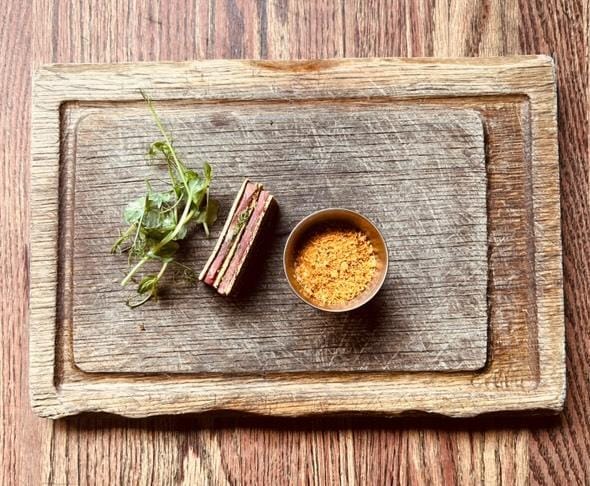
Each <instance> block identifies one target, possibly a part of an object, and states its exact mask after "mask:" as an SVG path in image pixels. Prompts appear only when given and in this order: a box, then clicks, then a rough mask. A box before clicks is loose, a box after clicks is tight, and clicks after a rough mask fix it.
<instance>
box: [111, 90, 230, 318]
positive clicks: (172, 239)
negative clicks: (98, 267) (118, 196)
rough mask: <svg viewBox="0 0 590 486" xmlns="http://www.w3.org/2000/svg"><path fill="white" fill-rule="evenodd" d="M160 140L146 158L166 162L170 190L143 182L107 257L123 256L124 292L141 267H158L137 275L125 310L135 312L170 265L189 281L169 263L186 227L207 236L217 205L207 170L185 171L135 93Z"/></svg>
mask: <svg viewBox="0 0 590 486" xmlns="http://www.w3.org/2000/svg"><path fill="white" fill-rule="evenodd" d="M141 94H142V96H143V98H144V99H145V101H146V103H147V105H148V108H149V110H150V113H151V115H152V118H153V119H154V121H155V123H156V125H157V127H158V129H159V131H160V133H161V135H162V140H158V141H156V142H153V143H152V144H151V145H150V148H149V151H148V155H149V156H150V157H151V158H161V159H163V160H164V161H165V162H166V166H167V169H168V175H169V183H170V188H169V189H168V190H164V191H156V190H154V188H153V187H152V185H151V184H150V182H149V181H148V182H146V186H147V190H146V193H145V194H144V195H143V196H141V197H139V198H137V199H134V200H133V201H131V202H130V203H129V204H128V205H127V207H126V208H125V210H124V211H123V219H124V221H125V223H126V224H127V225H128V227H127V229H125V230H124V231H122V232H121V235H120V236H119V238H118V239H117V241H115V244H114V245H113V247H112V248H111V253H127V255H128V258H129V260H128V261H129V266H130V267H131V268H130V270H129V271H128V273H127V275H126V276H125V278H123V280H122V281H121V285H123V286H126V285H128V284H129V283H130V282H136V280H135V278H136V276H137V274H138V273H139V271H140V270H141V269H142V267H143V266H144V265H145V264H146V263H148V262H150V261H157V262H160V264H161V266H160V270H159V272H158V273H154V274H148V275H143V276H142V278H141V279H140V281H139V283H138V286H137V293H138V294H139V295H138V298H136V299H130V300H128V301H127V305H129V306H130V307H137V306H140V305H142V304H144V303H145V302H147V301H148V300H150V299H152V298H153V299H157V297H158V290H159V287H160V283H161V281H162V277H163V275H164V273H165V272H166V270H167V269H168V268H169V267H170V266H172V265H174V266H177V267H178V268H180V270H181V274H182V275H184V276H185V277H187V279H190V280H194V275H195V274H194V271H192V269H190V268H189V267H187V266H186V265H183V264H181V263H180V262H177V261H176V260H175V259H174V258H175V255H176V252H177V251H178V249H179V243H178V242H179V241H180V240H183V239H185V238H186V236H187V234H188V232H189V229H190V227H192V226H193V224H192V223H194V224H195V225H201V226H202V227H203V230H204V231H205V234H206V235H207V236H209V228H210V227H211V225H212V224H213V223H214V222H215V220H216V219H217V211H218V208H219V206H218V203H217V201H215V199H213V198H211V197H210V196H209V186H210V184H211V177H212V171H211V166H210V165H209V164H208V163H206V162H205V164H204V166H203V172H202V174H199V173H197V172H196V171H194V170H192V169H189V168H188V167H187V166H186V165H185V164H184V163H183V162H182V161H181V160H180V158H179V156H178V154H177V152H176V150H175V148H174V144H173V140H172V136H171V134H170V133H169V132H168V131H167V130H166V129H165V128H164V125H163V124H162V121H161V119H160V117H159V116H158V114H157V113H156V109H155V107H154V103H153V101H152V100H151V98H150V97H149V96H147V95H146V94H145V93H144V92H143V91H142V92H141Z"/></svg>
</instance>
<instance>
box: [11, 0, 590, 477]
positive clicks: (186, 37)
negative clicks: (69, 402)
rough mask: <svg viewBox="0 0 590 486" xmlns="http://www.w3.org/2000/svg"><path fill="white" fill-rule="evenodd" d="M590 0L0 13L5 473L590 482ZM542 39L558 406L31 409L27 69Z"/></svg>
mask: <svg viewBox="0 0 590 486" xmlns="http://www.w3.org/2000/svg"><path fill="white" fill-rule="evenodd" d="M588 3H589V2H588V0H547V1H545V0H528V1H527V0H520V1H518V0H505V1H502V0H482V1H479V0H398V1H395V0H391V1H388V0H366V1H363V0H337V1H328V0H326V1H315V0H257V1H254V0H252V1H247V0H193V1H186V2H183V1H181V0H170V1H163V0H161V1H147V0H133V1H129V0H110V1H106V0H105V1H88V0H70V1H68V0H63V1H54V2H51V1H49V0H33V1H31V2H21V1H18V0H13V1H10V0H7V1H6V0H5V1H3V2H2V11H3V12H2V13H3V15H2V16H1V17H0V54H1V56H0V59H1V61H0V62H1V63H2V68H1V69H0V93H1V94H2V103H1V108H0V128H1V133H2V138H1V140H2V149H1V150H2V152H1V153H2V173H1V176H0V235H1V236H0V245H1V246H0V276H1V280H0V282H1V284H2V285H1V287H0V289H1V290H0V304H1V305H0V309H1V310H0V324H1V329H2V338H1V339H2V344H1V346H2V351H1V353H2V359H1V361H0V363H1V365H0V377H1V383H2V392H1V393H2V394H1V399H0V401H1V404H0V410H1V412H0V413H1V415H0V424H1V425H0V427H1V429H0V438H1V442H0V443H1V447H0V455H1V458H2V467H1V468H0V483H1V484H16V485H36V484H62V485H66V484H67V485H74V484H109V485H110V484H214V485H217V484H257V485H266V484H269V485H280V484H308V483H309V484H337V483H340V484H359V485H365V484H367V485H371V484H376V485H381V484H435V485H436V484H449V485H451V484H457V483H459V484H481V483H486V484H527V483H530V484H560V485H565V484H590V452H589V450H590V426H589V422H588V413H589V406H590V383H589V380H588V377H589V376H590V365H589V360H588V359H587V356H588V352H589V347H590V337H589V332H588V316H589V315H590V302H589V297H590V288H589V281H590V269H589V261H590V259H589V249H590V244H589V238H590V236H589V234H590V233H589V231H590V224H589V223H590V221H589V219H590V206H589V203H590V201H589V196H590V192H589V189H590V183H589V176H590V166H589V158H588V127H587V114H588V111H587V88H588V43H587V39H588V20H589V18H588ZM521 53H522V54H536V53H543V54H551V55H552V56H554V59H555V61H556V64H557V77H558V83H559V117H560V131H559V142H560V150H561V189H562V216H563V223H562V227H563V250H564V274H565V279H564V286H565V313H566V326H567V344H568V358H567V365H568V394H567V403H566V408H565V412H564V413H563V414H562V415H561V416H559V417H555V418H546V417H545V418H538V419H534V418H529V417H522V416H521V417H516V418H494V419H489V418H487V419H477V420H469V421H464V420H462V421H450V420H443V419H439V418H428V419H419V420H415V419H414V420H410V419H404V420H400V419H395V420H384V419H364V418H329V419H303V420H291V419H289V420H287V419H264V418H257V417H239V418H236V417H225V416H190V417H186V416H185V417H162V418H153V419H146V420H127V419H122V418H117V417H109V416H96V415H88V416H83V417H74V418H70V419H66V420H60V421H56V422H52V421H49V420H42V419H39V418H37V417H35V416H34V415H33V414H32V412H31V409H30V407H29V399H28V391H27V387H28V383H27V361H28V358H27V342H28V337H27V320H28V310H27V305H28V296H27V294H28V269H27V268H28V258H29V256H28V248H29V243H28V239H29V217H30V215H29V210H28V198H29V196H30V190H29V180H30V178H31V177H35V176H36V175H35V174H31V173H30V168H29V162H30V149H29V144H30V111H31V69H32V68H33V67H35V66H38V65H39V64H41V63H49V62H118V61H142V60H186V59H204V58H274V59H289V58H325V57H356V56H360V57H362V56H495V55H507V54H521Z"/></svg>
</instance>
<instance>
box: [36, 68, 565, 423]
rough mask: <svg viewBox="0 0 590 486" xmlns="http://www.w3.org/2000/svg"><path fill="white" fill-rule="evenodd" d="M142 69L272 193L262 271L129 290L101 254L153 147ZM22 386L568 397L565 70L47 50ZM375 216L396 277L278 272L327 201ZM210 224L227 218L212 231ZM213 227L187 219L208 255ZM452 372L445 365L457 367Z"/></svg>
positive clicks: (377, 403) (227, 175)
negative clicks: (322, 279)
mask: <svg viewBox="0 0 590 486" xmlns="http://www.w3.org/2000/svg"><path fill="white" fill-rule="evenodd" d="M139 89H144V90H146V91H148V93H149V94H150V96H152V97H153V98H154V99H155V100H156V104H157V107H158V111H159V112H160V115H161V117H162V118H163V119H164V121H165V123H166V125H167V126H168V127H169V128H170V130H171V131H172V132H173V134H174V136H175V140H176V145H177V147H178V148H179V150H180V152H181V153H182V154H183V156H184V158H185V161H186V162H187V163H188V164H189V165H191V166H199V165H200V164H201V162H202V161H204V160H209V161H210V162H211V163H212V165H213V166H214V168H215V176H214V185H213V192H214V195H215V196H216V197H217V198H218V199H219V200H220V201H221V203H222V208H223V209H222V211H221V216H222V218H223V217H224V216H225V215H226V214H227V211H228V209H229V205H230V203H231V200H232V198H233V196H234V194H235V192H236V190H237V188H238V186H239V184H240V182H241V180H242V178H243V177H246V176H248V177H250V178H251V179H253V180H255V181H257V182H263V183H264V184H265V186H266V187H267V188H268V189H269V190H270V191H271V192H272V193H273V194H274V195H275V196H276V197H277V200H278V202H279V205H280V208H281V212H280V218H279V220H278V222H277V224H276V226H275V231H274V234H273V235H272V237H271V238H269V239H268V241H267V249H266V253H265V258H264V261H263V265H261V267H260V269H259V275H258V277H259V278H258V279H257V281H256V285H253V286H251V288H249V289H248V291H247V292H246V293H245V294H244V295H242V296H240V297H238V298H232V299H224V298H222V297H220V296H218V295H216V294H214V293H213V292H211V291H210V289H208V288H204V287H203V286H189V285H184V286H183V285H182V284H180V285H178V286H177V287H176V288H175V289H174V290H173V291H171V292H170V293H168V294H167V295H164V297H163V298H162V299H161V300H160V301H159V302H158V303H150V304H148V305H146V306H145V307H143V308H141V309H139V310H135V311H132V310H129V309H127V308H126V307H125V305H124V300H125V298H126V290H125V289H121V288H120V287H119V285H118V281H119V280H120V278H121V277H122V275H123V270H124V265H125V258H124V257H116V256H111V255H109V254H108V249H109V247H110V244H111V242H112V240H113V239H114V238H115V237H116V234H117V230H118V228H119V227H120V225H121V211H122V209H123V207H124V205H125V203H126V202H127V201H128V200H129V199H130V198H131V197H134V196H138V195H140V194H141V191H142V190H143V188H142V181H143V180H144V179H145V178H153V179H156V178H158V177H159V174H161V171H162V169H161V167H158V166H157V165H154V164H153V163H150V162H148V161H147V160H146V157H145V152H146V149H147V146H148V144H149V143H150V142H151V141H153V140H155V139H157V132H156V130H155V128H154V127H153V123H152V122H151V120H150V118H149V114H148V113H147V110H146V107H145V104H144V103H143V101H141V100H140V93H139ZM33 130H34V133H33V139H34V143H33V150H32V152H33V191H32V198H33V201H32V203H33V204H32V205H33V228H32V259H31V272H32V281H31V357H30V362H31V388H32V397H33V406H34V407H35V409H36V410H37V411H38V413H40V414H42V415H45V416H51V417H57V416H62V415H68V414H72V413H77V412H81V411H85V410H102V411H109V412H114V413H120V414H124V415H131V416H142V415H151V414H160V413H182V412H191V411H203V410H218V409H232V410H240V411H249V412H256V413H268V414H284V415H298V414H309V413H318V412H342V411H348V412H378V413H388V414H395V413H402V412H406V411H429V412H439V413H444V414H448V415H453V416H465V415H474V414H478V413H483V412H489V411H499V410H519V409H527V408H534V409H551V410H556V409H559V408H560V407H561V405H562V403H563V393H564V350H563V315H562V283H561V244H560V233H559V192H558V189H559V186H558V165H557V147H556V120H555V93H554V78H553V66H552V63H551V61H550V59H548V58H545V57H520V58H507V59H488V60H485V59H483V60H482V59H471V60H463V59H460V60H459V59H455V60H425V59H422V60H400V59H382V60H380V59H373V60H343V61H336V60H331V61H301V62H266V61H208V62H195V63H168V64H166V63H161V64H129V65H103V66H90V65H89V66H65V65H62V66H46V67H44V68H42V69H41V70H39V72H38V73H37V75H36V78H35V90H34V118H33ZM329 206H343V207H349V208H351V209H356V210H359V211H361V212H362V213H363V214H365V215H367V216H369V217H370V218H371V219H373V220H374V221H375V222H376V223H377V225H378V226H379V227H380V228H381V230H382V231H383V232H384V234H385V236H386V239H387V241H388V243H389V246H390V259H391V268H390V272H389V274H388V278H387V281H386V285H385V287H384V289H383V291H382V292H381V293H380V294H379V296H378V298H376V299H375V301H373V302H372V303H371V304H370V305H368V306H367V307H365V308H363V309H361V310H360V311H357V312H354V313H351V314H345V315H339V316H332V315H326V314H323V313H321V312H318V311H315V310H313V309H311V308H308V307H307V306H306V305H305V304H303V303H301V302H299V301H298V300H297V299H296V298H295V297H294V296H293V295H292V294H291V293H290V292H289V291H288V287H287V284H286V281H285V279H284V277H283V275H282V269H281V251H282V247H283V243H284V240H285V238H286V236H287V234H288V232H289V231H290V229H292V227H293V226H294V224H295V223H296V222H297V221H298V220H300V219H301V218H302V217H303V216H305V215H307V214H309V213H310V212H311V211H313V210H315V209H319V208H322V207H329ZM220 227H221V223H219V224H218V225H217V226H216V228H215V229H214V232H213V235H214V236H216V235H217V233H218V232H219V230H220ZM213 244H214V240H213V239H209V240H207V239H205V238H203V236H202V235H200V234H196V235H194V236H193V237H192V238H191V239H190V241H189V243H188V245H187V248H186V252H185V254H184V257H183V258H184V259H185V260H184V261H185V263H187V264H189V265H191V266H195V267H196V268H197V269H198V268H199V266H200V265H202V264H203V262H204V261H205V259H206V257H207V255H208V253H209V252H210V251H211V249H212V246H213ZM449 371H453V373H448V372H449Z"/></svg>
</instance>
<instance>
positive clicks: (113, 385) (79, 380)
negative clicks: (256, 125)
mask: <svg viewBox="0 0 590 486" xmlns="http://www.w3.org/2000/svg"><path fill="white" fill-rule="evenodd" d="M138 88H148V89H151V90H153V93H154V96H155V97H156V98H157V99H159V100H160V101H161V102H166V103H168V101H166V100H176V101H177V102H179V103H181V100H186V102H195V101H198V102H199V103H208V102H219V101H223V102H224V103H235V102H248V103H252V102H265V103H267V104H271V102H272V103H280V102H281V101H284V100H288V101H290V102H297V103H299V104H300V105H301V104H302V103H303V102H305V103H313V102H317V101H318V100H324V101H325V102H327V100H331V102H332V103H334V102H335V101H334V100H336V101H338V102H343V103H344V102H345V103H349V102H351V101H353V100H356V101H360V100H364V101H370V102H379V103H385V104H392V105H395V106H396V109H397V108H398V107H405V108H406V109H407V110H408V111H411V110H417V109H418V108H420V109H422V108H428V109H434V108H436V109H438V110H441V109H443V108H444V109H446V110H449V109H453V110H466V109H471V110H476V111H478V112H479V114H480V115H481V119H482V120H483V124H484V132H485V139H486V144H487V145H486V157H487V159H488V160H487V176H488V177H487V204H488V209H487V226H488V266H489V283H488V294H487V300H488V307H489V325H490V342H489V352H488V362H487V365H486V367H485V368H484V369H483V370H480V371H469V372H467V371H464V372H459V373H452V374H449V373H437V372H432V371H429V372H419V373H407V372H397V373H383V372H381V373H375V372H373V373H369V372H364V373H359V372H329V373H322V374H321V375H318V374H316V373H311V372H305V373H297V374H285V373H268V374H265V375H263V376H261V375H260V374H253V373H242V374H238V375H236V374H227V373H225V374H219V373H216V374H207V373H191V374H169V373H162V372H158V373H148V372H146V373H141V374H139V373H119V372H112V371H102V372H96V373H88V372H85V371H82V370H81V369H80V368H79V367H78V366H77V365H76V363H75V361H74V346H73V342H74V331H73V329H74V328H75V326H74V325H73V319H72V318H73V317H75V316H74V314H73V313H72V311H71V310H72V307H73V304H74V294H75V290H74V289H73V288H72V283H73V282H74V280H73V275H75V272H73V271H72V270H73V268H72V256H73V255H74V254H75V251H76V240H75V239H72V238H71V237H70V238H66V237H64V235H65V236H67V235H70V236H71V235H73V234H74V233H75V232H74V228H73V227H72V220H73V219H74V218H72V217H71V214H69V213H70V212H71V211H69V210H68V208H72V207H73V204H72V203H73V201H72V197H73V195H74V194H73V191H72V190H71V187H70V186H69V185H68V184H67V181H69V180H70V179H71V177H72V174H71V173H70V171H71V168H69V167H68V164H67V163H64V161H66V160H67V159H68V158H69V157H73V156H74V155H75V154H74V153H68V151H69V150H71V149H70V147H75V146H76V143H74V142H73V141H71V140H69V139H68V138H69V137H71V135H68V133H67V131H66V132H61V131H60V123H59V121H60V117H59V115H60V113H61V116H62V124H61V126H62V128H63V127H65V126H67V125H68V123H69V122H68V112H69V110H68V107H69V105H70V103H67V104H64V101H69V102H74V103H75V104H76V103H77V104H78V105H79V106H80V107H83V106H86V105H88V106H90V105H96V107H98V105H105V104H109V103H111V102H116V103H121V102H123V101H125V102H137V100H138V94H137V90H138ZM182 103H184V101H183V102H182ZM417 105H420V107H418V106H417ZM60 108H61V110H60ZM33 130H34V131H33V134H34V143H33V162H34V167H33V170H34V173H35V174H36V175H37V177H36V179H34V181H33V185H34V187H33V215H34V216H33V217H34V225H33V228H32V241H33V254H32V261H31V270H32V283H31V287H32V288H31V292H32V300H31V303H32V306H31V320H32V323H31V326H32V328H31V388H32V396H33V405H34V407H35V409H36V410H37V411H38V412H39V413H41V414H43V415H46V416H61V415H67V414H71V413H76V412H80V411H83V410H103V411H110V412H115V413H121V414H125V415H131V416H140V415H150V414H159V413H182V412H190V411H199V410H216V409H237V410H243V411H251V412H257V413H271V414H283V415H299V414H308V413H319V412H342V411H355V412H377V413H388V414H391V413H402V412H405V411H410V410H412V411H428V412H433V411H434V412H439V413H444V414H448V415H453V416H466V415H475V414H478V413H483V412H489V411H498V410H522V409H530V408H534V409H551V410H556V409H559V408H560V407H561V406H562V403H563V397H564V385H565V381H564V350H563V313H562V282H561V244H560V233H559V191H558V189H559V187H558V177H557V174H558V171H557V146H556V140H555V135H556V120H555V91H554V75H553V66H552V63H551V61H550V59H548V58H545V57H523V58H506V59H487V60H482V59H472V60H463V59H461V60H457V59H453V60H420V59H418V60H395V59H387V60H380V59H374V60H346V61H336V60H333V61H313V62H312V61H310V62H294V63H293V62H287V63H279V62H254V61H250V62H227V61H213V62H199V63H180V64H150V65H145V64H143V65H142V64H135V65H118V66H114V65H108V66H48V67H46V68H44V69H42V70H40V71H39V72H38V74H37V76H36V80H35V106H34V118H33ZM70 133H75V131H72V132H70ZM60 141H61V144H60ZM60 147H61V149H62V157H61V162H62V164H61V165H60V164H59V161H60V156H59V154H60ZM138 153H139V152H138ZM60 168H61V170H59V169H60ZM60 184H61V186H60ZM60 189H61V191H60ZM58 196H59V197H58ZM74 226H75V225H74ZM75 332H77V330H76V331H75ZM105 339H107V336H105Z"/></svg>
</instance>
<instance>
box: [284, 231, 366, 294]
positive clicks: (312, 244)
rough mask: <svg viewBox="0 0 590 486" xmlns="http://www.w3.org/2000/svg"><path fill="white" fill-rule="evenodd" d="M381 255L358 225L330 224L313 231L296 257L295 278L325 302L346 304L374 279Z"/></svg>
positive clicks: (306, 289) (305, 290)
mask: <svg viewBox="0 0 590 486" xmlns="http://www.w3.org/2000/svg"><path fill="white" fill-rule="evenodd" d="M376 268H377V259H376V257H375V251H374V249H373V245H372V244H371V242H370V241H369V239H368V238H367V235H365V233H363V232H362V231H360V230H358V229H356V228H354V229H353V228H346V227H326V228H324V229H322V230H320V231H316V232H314V233H312V234H311V235H310V236H309V238H308V239H307V240H305V242H304V243H303V245H302V246H301V248H300V249H299V251H298V253H297V256H296V258H295V278H296V279H297V281H298V282H299V284H300V285H301V286H302V288H303V291H304V292H305V293H306V294H307V295H308V296H309V297H310V298H312V299H313V300H316V301H318V302H319V303H321V304H323V305H334V304H343V303H346V302H349V301H351V300H352V299H354V298H355V297H356V296H358V295H359V294H360V293H361V292H362V291H363V290H365V289H366V288H367V285H369V283H370V282H371V280H372V279H373V276H374V275H375V271H376Z"/></svg>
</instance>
